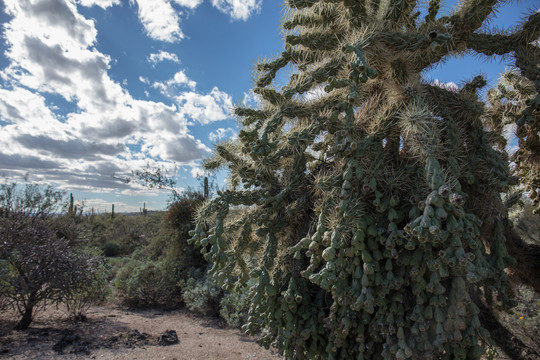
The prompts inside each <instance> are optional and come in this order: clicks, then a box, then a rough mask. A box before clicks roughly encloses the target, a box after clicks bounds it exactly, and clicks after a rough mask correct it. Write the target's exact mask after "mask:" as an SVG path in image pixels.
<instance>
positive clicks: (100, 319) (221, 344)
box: [0, 307, 282, 360]
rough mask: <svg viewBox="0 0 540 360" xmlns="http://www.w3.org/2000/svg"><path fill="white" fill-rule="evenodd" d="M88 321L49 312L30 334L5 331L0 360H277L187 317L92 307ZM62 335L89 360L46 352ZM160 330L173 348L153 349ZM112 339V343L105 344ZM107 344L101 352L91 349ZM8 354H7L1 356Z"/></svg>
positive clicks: (210, 323) (234, 334) (216, 325)
mask: <svg viewBox="0 0 540 360" xmlns="http://www.w3.org/2000/svg"><path fill="white" fill-rule="evenodd" d="M88 317H89V321H88V322H86V323H78V324H74V323H72V322H69V321H66V320H65V314H62V313H59V312H53V311H49V312H47V313H46V314H44V315H41V316H39V317H38V318H37V319H36V321H35V323H33V324H32V329H30V330H27V331H25V332H16V331H11V332H9V333H7V334H5V331H4V334H3V336H0V358H9V359H119V360H128V359H129V360H134V359H137V360H146V359H148V360H154V359H156V360H158V359H167V360H173V359H176V360H203V359H216V360H242V359H254V360H255V359H256V360H276V359H282V358H281V357H280V356H278V355H277V354H276V352H275V351H270V350H266V349H264V348H262V347H260V346H259V345H258V344H257V343H256V342H255V339H253V338H251V337H247V336H245V335H243V334H242V333H241V332H240V331H238V330H236V329H230V328H224V327H223V326H222V324H221V323H220V321H218V320H215V319H208V318H202V317H197V316H195V315H192V314H190V313H188V312H187V311H173V312H160V311H157V310H146V311H138V312H130V311H126V310H122V309H119V308H114V307H96V308H92V309H91V310H90V311H89V313H88ZM62 329H69V330H73V333H74V334H76V335H78V336H79V337H80V340H79V343H80V342H82V341H84V340H87V341H88V342H89V345H88V349H89V351H90V354H89V355H86V354H81V353H78V354H70V353H69V352H70V351H71V350H72V349H73V347H72V346H67V347H66V348H65V351H64V354H62V355H60V354H57V353H56V352H55V351H53V350H52V347H53V345H54V344H55V343H57V342H58V340H59V339H60V338H61V336H62V335H61V333H60V331H61V330H62ZM134 329H136V330H138V331H139V332H141V333H143V332H144V333H147V334H148V335H150V337H149V338H148V340H147V343H146V344H144V345H141V344H134V345H133V346H132V347H131V348H130V347H129V345H127V344H126V343H125V339H126V334H127V333H128V332H129V331H132V330H134ZM166 330H175V331H176V333H177V334H178V338H179V340H180V343H179V344H175V345H169V346H158V345H155V344H156V341H157V340H156V338H157V337H158V336H159V335H161V334H162V333H164V332H165V331H166ZM114 336H117V337H118V338H119V339H120V340H119V341H118V342H115V341H113V342H110V339H111V338H112V337H114ZM104 343H108V344H112V348H105V347H102V346H101V345H96V344H104ZM5 350H8V351H7V352H4V351H5Z"/></svg>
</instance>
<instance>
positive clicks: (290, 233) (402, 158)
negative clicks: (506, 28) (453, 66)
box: [191, 0, 540, 360]
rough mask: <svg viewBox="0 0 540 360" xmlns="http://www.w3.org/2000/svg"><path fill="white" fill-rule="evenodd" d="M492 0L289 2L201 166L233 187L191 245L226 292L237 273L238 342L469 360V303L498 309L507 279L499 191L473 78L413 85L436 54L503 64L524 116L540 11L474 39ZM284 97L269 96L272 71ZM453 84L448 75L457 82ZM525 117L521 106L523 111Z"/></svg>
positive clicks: (505, 172)
mask: <svg viewBox="0 0 540 360" xmlns="http://www.w3.org/2000/svg"><path fill="white" fill-rule="evenodd" d="M497 3H498V1H495V0H491V1H485V0H464V1H462V2H461V3H460V6H459V7H458V8H457V9H456V10H455V11H454V13H453V14H451V15H449V16H439V15H438V10H439V1H438V0H431V1H429V5H428V8H427V9H425V11H423V12H421V11H417V10H418V8H419V6H418V3H417V2H416V1H410V0H405V1H404V0H390V1H369V2H366V1H351V0H343V1H338V0H324V1H323V0H289V1H288V6H289V9H288V10H289V11H288V14H287V16H286V19H285V21H284V23H283V28H284V29H285V31H287V32H288V34H287V35H286V45H285V51H284V52H283V53H282V54H281V56H280V57H279V58H277V59H275V60H273V61H269V62H262V63H260V64H258V65H257V70H258V72H259V73H258V76H257V79H256V84H255V89H254V92H255V93H256V94H258V95H259V96H260V98H261V99H262V105H261V106H260V107H259V108H237V109H236V114H237V115H238V116H239V117H241V118H242V125H243V127H242V129H241V131H240V134H239V139H238V140H233V141H229V142H226V143H222V144H220V145H218V146H217V147H216V149H215V152H214V155H213V157H212V158H210V159H209V160H207V161H206V162H205V167H206V168H207V169H208V170H211V169H216V168H219V167H222V166H225V167H227V168H228V170H229V171H230V177H229V189H228V190H226V191H222V192H218V194H217V196H216V197H215V198H213V199H211V200H209V201H207V202H206V204H205V205H204V206H203V207H202V209H201V210H200V211H199V214H198V218H197V224H196V229H195V230H194V231H192V232H191V235H192V241H194V242H195V243H197V244H200V245H201V246H202V248H203V251H205V252H206V255H205V256H206V258H207V259H208V260H209V261H210V262H211V263H212V268H211V272H212V273H213V274H214V276H215V277H216V278H217V279H218V280H220V282H221V283H222V284H223V285H224V286H234V282H235V281H236V279H238V280H239V281H240V282H243V281H245V280H247V279H248V278H250V277H255V278H258V279H259V281H258V285H257V286H255V287H253V288H252V296H253V298H252V299H253V301H252V305H251V308H250V311H249V315H250V317H249V320H248V321H249V322H248V323H247V324H246V326H245V329H246V330H248V331H249V330H255V329H257V328H258V327H259V326H263V332H262V334H263V338H262V343H263V344H264V345H266V346H268V345H270V344H271V343H274V344H276V345H277V346H278V347H279V349H280V350H281V351H282V353H283V354H284V355H285V356H286V357H287V358H290V359H293V358H294V359H398V360H402V359H433V358H437V359H439V358H440V359H479V358H480V356H481V354H482V353H483V352H484V350H483V348H482V346H481V345H482V342H483V340H482V339H486V338H488V335H489V334H488V333H487V331H486V330H485V329H484V328H483V327H482V326H481V324H480V321H479V317H478V314H479V308H478V307H477V305H475V303H474V301H473V300H472V298H471V296H470V295H471V294H472V293H475V294H476V295H478V297H482V296H483V297H484V298H486V299H488V300H493V299H498V300H500V301H501V303H502V304H503V305H505V306H509V305H511V298H510V296H511V291H510V289H509V286H508V284H507V279H506V275H505V272H504V268H505V267H507V266H508V265H509V264H512V259H511V257H510V256H509V255H508V253H507V251H506V248H505V238H504V235H503V232H504V229H505V227H506V226H508V222H507V220H506V219H507V214H506V208H505V207H504V204H503V203H502V202H501V200H500V195H499V194H500V193H502V192H505V191H506V190H507V188H508V186H509V183H511V181H512V179H511V177H510V173H509V169H508V165H507V164H508V161H507V160H508V159H507V156H506V153H504V152H502V151H498V150H497V149H495V148H494V147H493V145H494V141H493V139H494V138H495V136H492V135H493V134H491V133H489V132H487V131H486V130H485V128H484V125H483V123H482V121H483V116H484V111H485V110H484V109H485V107H484V104H483V103H482V102H481V101H480V99H479V97H478V95H477V91H478V90H479V89H480V88H482V87H484V86H485V85H486V81H485V80H484V79H483V78H482V77H480V76H477V77H475V78H474V79H472V80H471V81H470V82H468V83H467V84H465V85H464V86H463V87H462V88H461V89H459V90H454V89H450V88H446V87H444V86H437V85H435V84H430V83H429V82H426V81H425V80H424V79H423V78H422V76H421V73H422V71H424V70H425V69H428V68H429V67H431V66H433V65H435V64H437V63H439V62H440V61H441V60H444V59H445V58H447V57H449V56H455V55H458V56H459V55H460V54H464V53H467V52H475V53H478V54H484V55H487V56H490V55H493V54H499V55H500V54H509V56H514V58H515V65H516V68H517V69H519V71H521V73H522V75H523V76H525V77H526V78H528V79H530V80H531V81H534V89H533V99H534V101H532V102H530V104H528V105H527V107H526V109H524V110H522V113H521V115H522V116H523V120H520V121H521V122H524V123H531V122H532V121H534V116H533V115H534V112H535V111H537V108H538V106H537V105H536V104H537V103H538V99H539V97H538V91H539V87H540V86H539V83H538V80H539V79H540V78H539V76H540V68H539V67H538V64H539V63H540V50H539V48H538V47H537V45H535V44H533V42H534V41H535V40H536V39H538V36H539V34H540V14H539V13H536V14H533V15H531V16H530V17H529V18H528V20H527V21H526V22H525V23H524V24H523V25H522V26H521V27H520V28H519V29H518V30H516V31H515V32H513V33H511V34H498V33H489V34H488V33H483V32H481V31H480V30H479V29H480V27H481V26H482V24H483V23H484V22H485V20H486V18H488V16H489V15H490V14H492V12H493V11H494V7H495V6H496V4H497ZM286 67H287V68H288V70H289V71H291V72H292V75H291V76H290V80H289V82H288V84H287V85H285V86H284V87H282V88H281V89H277V88H275V87H273V86H272V83H273V82H274V78H275V77H276V75H277V73H278V72H279V71H280V70H281V69H284V68H286ZM456 77H457V78H459V77H460V76H459V74H456ZM531 109H532V110H531Z"/></svg>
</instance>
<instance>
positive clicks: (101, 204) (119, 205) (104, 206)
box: [84, 199, 143, 213]
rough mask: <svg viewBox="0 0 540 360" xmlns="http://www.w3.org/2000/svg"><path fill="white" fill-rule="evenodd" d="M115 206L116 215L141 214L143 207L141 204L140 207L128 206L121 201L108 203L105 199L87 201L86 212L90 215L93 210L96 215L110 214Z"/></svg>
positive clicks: (85, 204)
mask: <svg viewBox="0 0 540 360" xmlns="http://www.w3.org/2000/svg"><path fill="white" fill-rule="evenodd" d="M113 204H114V212H115V213H122V212H139V211H140V207H142V206H143V205H142V204H141V206H140V207H138V206H133V205H128V204H126V203H123V202H119V201H107V200H103V199H87V200H84V212H85V213H90V212H91V211H92V209H93V210H94V212H96V213H110V212H111V211H112V205H113Z"/></svg>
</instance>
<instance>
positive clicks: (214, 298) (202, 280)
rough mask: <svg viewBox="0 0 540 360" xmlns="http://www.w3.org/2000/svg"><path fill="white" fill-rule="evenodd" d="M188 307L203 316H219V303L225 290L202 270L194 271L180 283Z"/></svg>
mask: <svg viewBox="0 0 540 360" xmlns="http://www.w3.org/2000/svg"><path fill="white" fill-rule="evenodd" d="M180 286H181V287H182V299H183V300H184V303H185V305H186V307H187V308H188V309H189V310H191V311H194V312H197V313H199V314H201V315H207V316H219V303H220V300H221V298H222V297H223V290H222V289H221V288H220V287H219V286H217V285H215V284H214V281H213V280H212V278H211V277H210V276H209V275H207V274H206V273H203V272H202V270H201V269H193V270H192V272H191V276H189V277H188V279H187V280H185V281H182V282H181V283H180Z"/></svg>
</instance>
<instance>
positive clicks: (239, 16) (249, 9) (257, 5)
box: [212, 0, 262, 20]
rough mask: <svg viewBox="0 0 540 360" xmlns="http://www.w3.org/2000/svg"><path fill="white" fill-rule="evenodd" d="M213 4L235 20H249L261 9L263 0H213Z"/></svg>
mask: <svg viewBox="0 0 540 360" xmlns="http://www.w3.org/2000/svg"><path fill="white" fill-rule="evenodd" d="M212 5H213V6H214V7H216V8H217V9H218V10H219V11H221V12H223V13H225V14H228V15H229V16H230V17H232V18H233V19H235V20H247V19H248V18H249V17H250V16H251V14H253V13H254V12H256V13H259V12H260V11H261V7H262V0H212Z"/></svg>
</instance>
